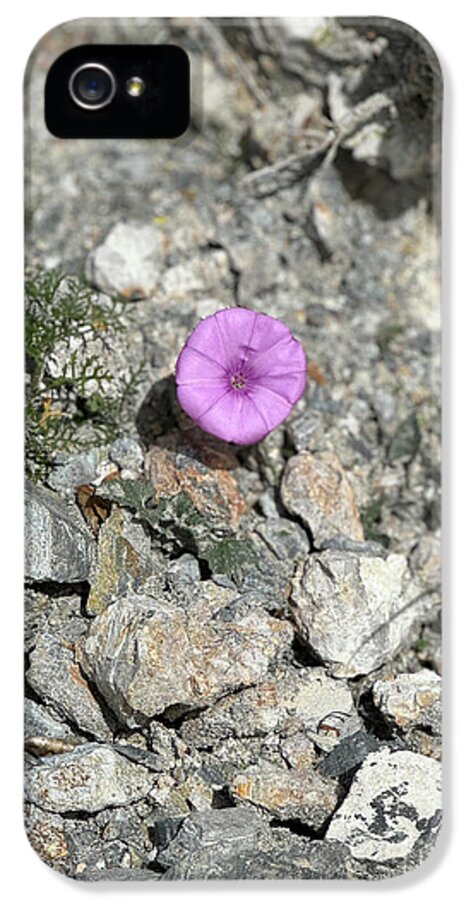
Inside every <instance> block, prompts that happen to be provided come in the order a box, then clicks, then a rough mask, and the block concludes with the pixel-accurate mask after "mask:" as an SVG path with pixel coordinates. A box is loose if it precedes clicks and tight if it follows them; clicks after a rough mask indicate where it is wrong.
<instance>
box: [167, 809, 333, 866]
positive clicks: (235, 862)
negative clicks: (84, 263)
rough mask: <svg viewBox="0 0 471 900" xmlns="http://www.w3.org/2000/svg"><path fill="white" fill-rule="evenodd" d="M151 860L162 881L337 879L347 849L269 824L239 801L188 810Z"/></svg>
mask: <svg viewBox="0 0 471 900" xmlns="http://www.w3.org/2000/svg"><path fill="white" fill-rule="evenodd" d="M157 861H158V863H159V865H162V866H165V868H166V871H165V873H164V874H163V876H162V877H163V879H164V880H166V881H174V880H181V879H198V880H200V879H216V878H218V879H231V880H240V879H249V878H250V879H255V878H256V879H265V880H266V879H275V878H276V879H282V878H290V879H308V878H342V877H345V876H346V875H347V872H348V866H349V861H350V853H349V851H348V850H347V848H346V847H342V846H341V845H340V844H338V843H334V842H329V843H326V842H324V841H308V840H307V839H306V838H304V837H300V836H298V835H295V834H293V833H292V832H291V831H290V830H288V829H287V828H283V827H280V828H270V827H269V825H268V823H267V822H266V821H265V820H264V819H263V818H262V816H261V815H260V814H259V813H257V811H256V810H254V809H251V808H250V807H247V808H246V807H242V806H241V807H237V808H227V809H211V810H205V811H204V812H194V813H192V814H191V815H190V816H188V817H187V818H186V819H185V821H184V822H183V824H182V825H181V827H180V829H179V830H178V833H177V834H176V836H175V837H174V838H173V840H171V841H170V843H169V844H168V846H167V848H166V849H165V850H164V851H163V852H161V853H160V854H158V856H157Z"/></svg>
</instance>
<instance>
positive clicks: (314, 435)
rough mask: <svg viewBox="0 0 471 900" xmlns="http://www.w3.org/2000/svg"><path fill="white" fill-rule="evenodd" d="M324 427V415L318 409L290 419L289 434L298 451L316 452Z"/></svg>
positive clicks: (309, 410)
mask: <svg viewBox="0 0 471 900" xmlns="http://www.w3.org/2000/svg"><path fill="white" fill-rule="evenodd" d="M324 427H325V426H324V423H323V417H322V413H321V412H320V411H319V410H317V409H307V410H306V411H305V412H303V413H301V415H298V416H295V417H294V418H290V420H289V423H288V426H287V432H288V435H289V438H290V441H291V443H292V444H293V446H294V449H295V450H296V451H298V452H299V451H300V450H314V448H315V443H316V440H317V439H318V437H319V436H320V435H322V432H323V429H324Z"/></svg>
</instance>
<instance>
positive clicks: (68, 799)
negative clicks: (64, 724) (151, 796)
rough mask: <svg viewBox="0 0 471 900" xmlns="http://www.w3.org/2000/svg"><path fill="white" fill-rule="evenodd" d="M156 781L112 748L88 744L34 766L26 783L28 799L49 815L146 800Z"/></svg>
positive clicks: (92, 810) (86, 810) (89, 810)
mask: <svg viewBox="0 0 471 900" xmlns="http://www.w3.org/2000/svg"><path fill="white" fill-rule="evenodd" d="M154 778H155V776H153V775H152V773H150V772H149V771H148V770H147V769H146V768H144V766H140V765H136V764H135V763H133V762H130V761H129V760H128V759H126V758H125V757H124V756H122V755H121V754H120V753H116V752H115V751H114V750H112V749H111V747H105V746H100V745H99V744H86V745H84V746H82V747H77V749H76V750H73V751H72V752H70V753H63V754H61V755H60V756H52V757H50V758H49V759H46V760H45V761H44V762H42V763H41V764H40V765H37V766H35V768H34V769H32V770H31V771H30V772H29V773H28V776H27V779H26V797H27V799H28V800H30V801H31V802H32V803H35V804H36V805H37V806H40V807H41V808H42V809H45V810H48V811H50V812H58V813H64V812H72V811H83V812H97V811H98V810H100V809H105V807H107V806H126V805H128V804H129V803H133V802H135V801H136V800H139V799H141V797H145V796H146V794H148V793H149V791H150V790H151V788H152V786H153V783H154Z"/></svg>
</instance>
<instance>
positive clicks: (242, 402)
mask: <svg viewBox="0 0 471 900" xmlns="http://www.w3.org/2000/svg"><path fill="white" fill-rule="evenodd" d="M198 424H199V425H200V426H201V428H203V429H204V430H205V431H209V433H210V434H215V435H216V437H219V438H222V440H223V441H231V442H233V443H236V444H255V443H256V442H257V441H260V440H261V439H262V438H264V437H265V435H267V434H268V432H269V430H270V429H269V428H268V427H267V424H266V421H265V419H264V418H263V416H262V415H261V414H260V412H259V410H258V408H257V406H256V405H255V404H254V403H253V402H252V400H251V399H250V397H249V396H248V395H247V394H244V393H242V392H240V393H238V392H237V391H229V392H228V393H227V394H225V395H224V396H223V397H221V398H220V400H219V401H218V402H217V403H216V404H215V405H214V406H213V407H212V408H211V409H209V410H208V412H207V413H206V414H205V415H203V416H201V418H200V419H199V421H198Z"/></svg>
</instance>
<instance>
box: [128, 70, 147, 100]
mask: <svg viewBox="0 0 471 900" xmlns="http://www.w3.org/2000/svg"><path fill="white" fill-rule="evenodd" d="M145 89H146V86H145V84H144V82H143V80H142V78H139V77H138V76H137V75H135V76H133V77H132V78H128V80H127V82H126V90H127V92H128V94H129V96H130V97H140V96H141V94H143V93H144V91H145Z"/></svg>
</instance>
